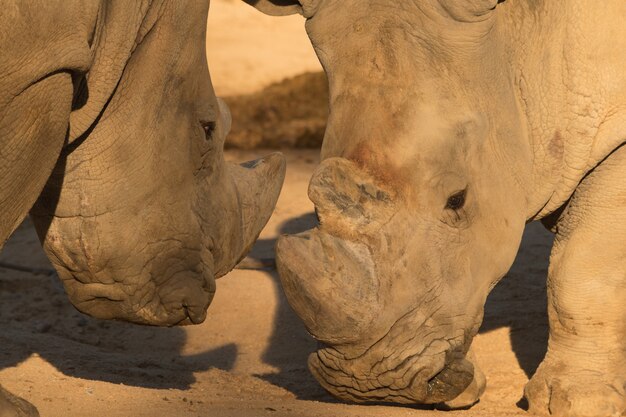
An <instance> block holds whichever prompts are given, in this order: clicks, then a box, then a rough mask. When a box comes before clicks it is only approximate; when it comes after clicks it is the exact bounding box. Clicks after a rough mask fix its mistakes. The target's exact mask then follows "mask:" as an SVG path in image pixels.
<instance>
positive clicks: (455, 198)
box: [446, 190, 467, 211]
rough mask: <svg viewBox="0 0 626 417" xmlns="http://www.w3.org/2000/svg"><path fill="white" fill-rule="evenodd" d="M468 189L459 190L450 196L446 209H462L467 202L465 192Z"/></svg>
mask: <svg viewBox="0 0 626 417" xmlns="http://www.w3.org/2000/svg"><path fill="white" fill-rule="evenodd" d="M466 191H467V190H461V191H457V192H456V193H454V194H452V195H451V196H450V197H448V201H447V202H446V209H448V210H455V211H456V210H460V209H461V208H463V205H464V204H465V194H466Z"/></svg>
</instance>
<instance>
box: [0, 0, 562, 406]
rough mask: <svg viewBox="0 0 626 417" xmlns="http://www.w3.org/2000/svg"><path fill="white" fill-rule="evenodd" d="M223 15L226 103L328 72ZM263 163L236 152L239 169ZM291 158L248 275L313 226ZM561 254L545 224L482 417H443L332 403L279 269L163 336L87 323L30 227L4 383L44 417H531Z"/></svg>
mask: <svg viewBox="0 0 626 417" xmlns="http://www.w3.org/2000/svg"><path fill="white" fill-rule="evenodd" d="M212 3H213V4H212V16H211V18H212V19H213V20H212V21H210V23H211V25H210V30H211V34H210V36H209V49H210V51H212V53H211V54H210V55H209V61H210V65H211V70H212V73H213V79H214V83H215V84H216V90H217V91H218V94H221V95H229V94H231V95H232V94H235V95H236V94H248V93H253V92H256V91H259V90H261V89H262V88H264V87H266V86H267V85H269V84H270V83H272V82H275V81H278V80H280V79H282V78H284V77H286V76H292V75H297V74H299V73H302V72H305V71H310V70H315V69H316V68H317V67H316V65H318V64H317V63H316V61H315V57H314V56H313V54H312V51H311V50H310V47H309V46H308V43H307V41H306V38H305V36H304V32H303V28H302V20H301V18H299V17H293V18H281V19H278V20H277V19H269V18H265V17H264V16H260V15H259V14H258V13H256V12H254V11H253V10H252V9H251V8H249V7H247V6H245V5H242V4H239V3H238V2H236V1H228V0H222V1H215V0H214V1H213V2H212ZM307 48H309V49H307ZM235 120H236V119H235ZM262 153H263V152H260V151H259V152H243V151H230V152H229V153H228V157H229V158H230V159H233V160H244V159H251V158H254V157H257V156H259V155H260V154H262ZM287 158H288V170H287V180H286V183H285V187H284V189H283V193H282V195H281V198H280V200H279V202H278V206H277V208H276V212H275V214H274V216H273V217H272V219H271V220H270V223H269V224H268V226H267V227H266V229H265V230H264V232H263V233H262V235H261V238H260V240H259V241H258V243H257V245H256V246H255V247H254V249H253V251H252V253H251V255H250V257H249V259H248V260H247V261H246V262H247V263H248V264H253V263H254V260H255V259H257V260H258V259H266V258H271V257H273V245H274V242H275V239H276V237H277V236H278V235H279V234H281V233H294V232H298V231H301V230H305V229H307V228H308V227H310V226H311V224H313V221H314V220H313V218H314V216H313V215H312V205H311V203H310V202H309V200H308V198H307V196H306V188H307V183H308V179H309V177H310V175H311V172H312V171H313V169H314V167H315V165H316V163H317V151H315V150H293V151H288V152H287ZM550 244H551V236H550V235H549V233H547V232H546V231H545V230H543V228H542V227H541V226H540V225H538V224H532V225H530V226H529V227H528V228H527V231H526V234H525V237H524V242H523V244H522V248H521V250H520V254H519V256H518V259H517V261H516V263H515V265H514V267H513V269H512V270H511V272H510V273H509V274H508V276H507V277H506V278H505V279H504V280H503V281H502V282H501V284H499V285H498V286H497V287H496V288H495V289H494V291H493V293H492V294H491V296H490V297H489V300H488V303H487V306H486V313H485V323H484V325H483V327H482V329H481V331H480V334H479V335H478V336H477V338H476V339H475V342H474V346H475V351H476V354H477V357H478V361H479V363H480V365H481V366H482V368H483V370H484V371H485V373H486V374H487V378H488V388H487V391H486V393H485V395H484V396H483V399H482V400H481V402H480V403H479V404H477V405H476V406H474V407H473V408H472V409H470V410H468V411H459V412H449V413H447V414H444V412H442V411H433V410H424V409H418V408H408V407H390V406H362V405H347V404H342V403H339V402H337V401H335V400H334V399H333V398H331V397H329V396H328V395H327V394H325V392H324V391H323V390H322V389H321V388H320V387H319V386H318V385H317V383H316V382H315V381H314V380H313V378H312V377H311V375H310V374H309V373H308V371H307V369H306V357H307V355H308V354H309V353H310V352H311V351H313V350H314V349H315V342H314V341H313V340H312V339H311V338H310V337H309V336H308V335H307V333H306V331H305V330H304V328H303V327H302V325H301V324H300V322H299V321H298V319H297V317H295V315H294V314H293V313H292V311H291V310H290V308H289V306H288V304H287V303H286V301H285V299H284V297H283V295H282V293H281V290H280V286H279V283H278V281H277V276H276V271H275V270H272V269H268V270H235V271H233V272H232V273H230V274H229V275H227V276H226V277H225V278H223V279H220V280H219V281H218V289H217V295H216V297H215V299H214V302H213V304H212V305H211V307H210V310H209V315H208V319H207V321H206V322H205V323H204V324H202V325H198V326H190V327H183V328H151V327H141V326H135V325H131V324H126V323H119V322H107V321H100V320H95V319H91V318H89V317H86V316H84V315H82V314H80V313H78V312H77V311H76V310H74V308H73V307H72V306H71V305H70V303H69V301H68V300H67V298H66V296H65V294H64V292H63V289H62V287H61V285H60V283H59V281H58V279H57V278H56V276H55V275H54V274H53V273H51V270H50V265H49V263H48V261H47V259H46V258H45V256H44V254H43V252H42V250H41V248H40V246H39V243H38V241H37V238H36V236H35V234H34V231H33V229H32V226H31V225H30V223H29V222H25V223H24V224H23V225H22V226H21V227H20V228H19V229H18V230H17V231H16V233H15V234H14V236H13V237H12V238H11V240H10V241H9V242H8V243H7V245H6V246H5V248H4V250H3V251H2V253H1V254H0V263H1V265H4V266H3V267H0V328H1V329H2V331H0V346H1V348H0V382H1V383H2V384H3V385H4V386H5V388H7V389H9V390H10V391H12V392H14V393H15V394H17V395H20V396H23V397H25V398H27V399H29V400H30V401H31V402H33V403H34V404H35V405H36V406H37V407H38V408H39V410H40V412H41V414H42V416H44V417H46V416H47V417H56V416H68V417H70V416H81V417H82V416H137V417H141V416H146V417H148V416H150V417H154V416H172V417H177V416H229V417H230V416H233V417H234V416H241V417H252V416H275V417H278V416H347V417H348V416H350V417H356V416H363V417H367V416H372V417H373V416H390V417H402V416H414V417H417V416H432V415H438V416H447V415H450V416H467V417H470V416H518V415H519V416H522V415H525V414H526V413H525V411H523V407H524V404H523V403H522V402H520V398H521V396H522V389H523V386H524V384H525V383H526V381H527V380H528V376H529V375H531V374H532V372H533V371H534V370H535V368H536V367H537V365H538V363H539V362H540V360H541V358H542V357H543V354H544V352H545V348H546V342H547V320H546V316H545V308H546V300H545V284H544V283H545V275H546V268H547V259H548V253H549V247H550ZM7 264H10V265H7ZM7 266H9V267H7ZM11 266H13V267H11ZM15 266H23V267H27V269H29V271H19V270H17V269H16V268H15Z"/></svg>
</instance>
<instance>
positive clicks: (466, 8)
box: [439, 0, 504, 22]
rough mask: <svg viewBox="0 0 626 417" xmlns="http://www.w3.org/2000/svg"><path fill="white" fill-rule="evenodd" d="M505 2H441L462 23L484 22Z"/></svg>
mask: <svg viewBox="0 0 626 417" xmlns="http://www.w3.org/2000/svg"><path fill="white" fill-rule="evenodd" d="M503 1H504V0H439V2H440V4H441V6H442V7H443V8H444V9H445V10H446V12H448V13H449V14H450V16H452V18H454V19H455V20H459V21H461V22H475V21H478V20H482V19H483V18H484V17H485V16H486V15H488V14H489V13H490V12H491V11H492V10H493V9H495V8H496V6H497V5H498V3H502V2H503Z"/></svg>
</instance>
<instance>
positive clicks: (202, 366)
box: [0, 220, 238, 389]
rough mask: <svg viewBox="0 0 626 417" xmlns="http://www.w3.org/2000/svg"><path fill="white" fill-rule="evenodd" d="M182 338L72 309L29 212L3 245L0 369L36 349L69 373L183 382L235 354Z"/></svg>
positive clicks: (172, 331)
mask: <svg viewBox="0 0 626 417" xmlns="http://www.w3.org/2000/svg"><path fill="white" fill-rule="evenodd" d="M24 266H27V267H26V268H24ZM16 267H17V269H16ZM20 268H21V269H24V270H22V271H20V270H19V269H20ZM185 342H186V335H185V332H184V330H183V329H181V328H175V327H174V328H158V327H148V326H138V325H136V324H131V323H123V322H116V321H106V320H98V319H94V318H91V317H88V316H85V315H83V314H81V313H79V312H78V311H77V310H75V309H74V307H72V305H71V304H70V303H69V301H68V299H67V296H66V295H65V291H64V289H63V287H62V285H61V283H60V281H59V278H58V277H57V276H56V274H54V272H52V271H51V267H50V264H49V262H48V260H47V259H46V257H45V255H44V254H43V251H42V250H41V247H40V246H39V242H38V239H37V236H36V234H35V231H34V229H33V227H32V225H31V224H30V222H29V221H28V220H27V221H25V222H24V224H23V225H22V226H20V228H18V230H17V231H16V232H15V233H14V234H13V236H12V237H11V239H10V240H9V241H8V242H7V244H6V245H5V246H4V249H3V251H2V253H1V254H0V346H1V347H2V348H1V349H0V369H3V368H6V367H10V366H15V365H17V364H19V363H20V362H22V361H24V360H26V359H27V358H29V357H30V356H31V355H33V354H37V355H39V356H41V357H42V358H43V359H45V360H46V361H48V362H49V363H50V364H52V365H53V366H54V367H56V368H57V369H58V370H59V371H60V372H62V373H63V374H65V375H68V376H73V377H79V378H84V379H89V380H100V381H106V382H112V383H117V384H119V383H123V384H125V385H132V386H140V387H146V388H161V389H167V388H175V389H186V388H189V387H190V385H191V384H193V383H194V382H195V377H194V372H199V371H205V370H207V369H209V368H220V369H223V370H230V369H232V367H233V365H234V362H235V360H236V358H237V354H238V352H237V346H236V345H234V344H228V345H225V346H222V347H220V348H218V349H214V350H209V351H206V352H202V353H199V354H197V355H190V356H184V355H182V354H181V353H180V352H181V350H182V348H183V346H184V344H185Z"/></svg>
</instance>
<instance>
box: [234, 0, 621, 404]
mask: <svg viewBox="0 0 626 417" xmlns="http://www.w3.org/2000/svg"><path fill="white" fill-rule="evenodd" d="M245 1H246V2H247V3H249V4H251V5H253V6H255V7H257V8H258V9H259V10H260V11H262V12H264V13H268V14H272V15H285V14H292V13H300V14H302V15H303V16H304V17H305V18H306V30H307V32H308V34H309V37H310V39H311V42H312V44H313V47H314V48H315V51H316V52H317V54H318V57H319V59H320V61H321V63H322V65H323V67H324V70H325V71H326V73H327V75H328V80H329V87H330V115H329V120H328V126H327V130H326V135H325V138H324V143H323V146H322V163H321V164H320V166H319V168H318V169H317V171H316V172H315V174H314V175H313V178H312V179H311V183H310V187H309V197H310V198H311V200H312V201H313V203H315V207H316V211H317V213H318V217H319V223H320V224H319V226H318V227H316V228H315V229H313V230H310V231H307V232H304V233H301V234H299V235H295V236H286V237H283V238H281V239H280V240H279V242H278V246H277V263H278V268H279V272H280V275H281V281H282V283H283V287H284V289H285V292H286V294H287V297H288V300H289V302H290V304H291V306H292V307H293V308H294V310H295V311H296V312H297V313H298V315H299V316H300V317H301V318H302V320H303V321H304V323H305V325H306V327H307V329H308V330H309V332H310V333H311V334H312V335H313V336H314V337H315V338H316V339H318V340H319V341H320V342H322V347H321V348H320V349H319V350H318V351H317V352H315V353H313V354H312V355H311V356H310V358H309V366H310V368H311V371H312V372H313V374H314V375H315V377H316V378H317V379H318V380H319V381H320V383H321V384H322V385H323V386H324V387H325V388H326V389H327V390H328V391H329V392H331V393H332V394H334V395H336V396H337V397H339V398H342V399H347V400H352V401H359V402H361V401H377V402H378V401H389V402H399V403H440V402H444V403H446V404H447V405H448V406H450V407H462V406H467V405H471V404H473V403H474V402H476V401H477V400H478V397H479V396H480V394H481V393H482V391H483V389H484V376H483V375H482V373H480V371H479V370H478V369H477V367H476V364H475V361H474V360H473V358H472V355H471V350H470V345H471V340H472V338H473V336H474V335H475V334H476V332H477V331H478V329H479V327H480V324H481V321H482V315H483V308H484V303H485V299H486V297H487V295H488V293H489V291H490V290H491V289H492V288H493V287H494V286H495V284H496V283H497V282H498V281H499V280H500V279H501V278H502V277H503V276H504V275H505V274H506V272H507V271H508V269H509V267H510V266H511V263H512V262H513V260H514V258H515V254H516V252H517V250H518V247H519V244H520V240H521V236H522V232H523V229H524V225H525V224H526V223H527V222H529V221H533V220H542V221H543V222H544V224H546V226H547V227H549V228H550V229H551V230H552V231H553V232H554V233H555V234H556V241H555V245H554V249H553V253H552V257H551V266H550V272H549V277H548V301H549V303H548V305H549V319H550V340H549V346H548V353H547V355H546V357H545V359H544V361H543V363H542V364H541V366H540V367H539V369H538V370H537V372H536V374H535V375H534V376H533V378H532V379H531V381H530V382H529V384H528V385H527V387H526V390H525V395H526V398H527V399H528V401H529V404H530V409H531V411H533V412H534V413H538V414H551V415H557V416H620V415H622V413H624V412H625V411H626V394H625V391H626V324H625V323H626V322H625V321H624V317H625V311H626V310H625V309H626V269H625V268H626V267H625V264H624V261H623V254H624V251H625V250H626V235H625V234H624V230H623V229H624V227H623V226H622V225H621V224H622V223H623V221H622V219H623V215H624V213H623V211H624V209H623V207H624V204H623V203H624V201H626V200H624V187H623V185H624V180H623V178H624V173H625V169H626V168H625V167H626V159H625V157H624V155H623V154H624V152H625V151H624V147H623V144H624V142H626V74H625V73H624V68H626V54H624V52H623V51H625V50H626V36H624V34H625V33H624V25H623V18H624V16H626V3H624V2H623V1H621V0H608V1H605V2H602V3H601V4H600V3H597V2H593V1H590V0H558V1H544V0H505V1H502V0H500V1H498V0H467V1H460V0H422V1H417V0H414V1H403V2H398V1H391V0H365V1H363V0H359V1H357V0H302V1H299V2H296V1H277V0H276V1H274V0H245ZM329 294H332V296H329ZM472 375H473V377H472Z"/></svg>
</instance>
